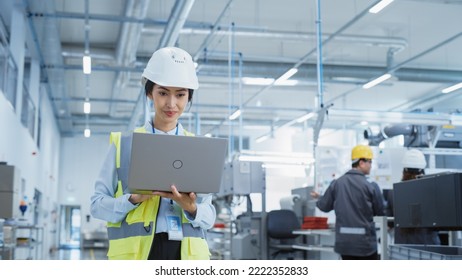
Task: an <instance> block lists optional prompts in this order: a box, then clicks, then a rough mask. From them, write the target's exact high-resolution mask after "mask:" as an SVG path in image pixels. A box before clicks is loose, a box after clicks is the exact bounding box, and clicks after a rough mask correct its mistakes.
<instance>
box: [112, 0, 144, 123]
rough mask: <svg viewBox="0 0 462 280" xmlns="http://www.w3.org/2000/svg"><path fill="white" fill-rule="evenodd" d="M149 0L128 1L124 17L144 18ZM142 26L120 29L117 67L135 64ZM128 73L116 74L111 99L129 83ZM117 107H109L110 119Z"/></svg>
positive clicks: (133, 24)
mask: <svg viewBox="0 0 462 280" xmlns="http://www.w3.org/2000/svg"><path fill="white" fill-rule="evenodd" d="M149 2H150V1H149V0H143V1H137V0H129V1H127V5H126V8H125V15H126V16H127V17H130V16H133V17H136V18H139V19H143V18H146V15H147V10H148V6H149ZM142 28H143V25H142V24H139V23H124V24H123V25H122V27H121V32H120V34H119V39H118V40H117V41H118V44H117V47H116V50H115V56H116V57H115V58H116V63H117V65H120V66H131V65H134V64H135V62H136V51H137V49H138V44H139V41H140V36H141V29H142ZM129 75H130V73H127V72H117V74H116V76H115V78H114V83H113V89H112V91H111V98H115V97H117V96H119V95H120V94H121V92H122V90H123V89H124V87H125V85H126V84H127V82H128V81H129V79H130V77H129ZM116 110H117V107H116V105H115V103H111V104H110V107H109V115H110V116H111V117H112V116H114V114H115V111H116Z"/></svg>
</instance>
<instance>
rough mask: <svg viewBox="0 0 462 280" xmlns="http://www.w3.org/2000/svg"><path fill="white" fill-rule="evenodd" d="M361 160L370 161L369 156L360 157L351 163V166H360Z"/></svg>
mask: <svg viewBox="0 0 462 280" xmlns="http://www.w3.org/2000/svg"><path fill="white" fill-rule="evenodd" d="M361 160H362V161H369V160H370V159H367V158H360V159H358V160H357V161H355V162H353V163H352V164H351V167H353V168H356V167H358V166H359V162H360V161H361Z"/></svg>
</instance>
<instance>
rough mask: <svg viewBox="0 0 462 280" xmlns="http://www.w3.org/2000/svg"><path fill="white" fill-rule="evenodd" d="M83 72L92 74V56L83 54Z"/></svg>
mask: <svg viewBox="0 0 462 280" xmlns="http://www.w3.org/2000/svg"><path fill="white" fill-rule="evenodd" d="M82 63H83V73H84V74H87V75H88V74H91V56H90V55H84V56H83V62H82Z"/></svg>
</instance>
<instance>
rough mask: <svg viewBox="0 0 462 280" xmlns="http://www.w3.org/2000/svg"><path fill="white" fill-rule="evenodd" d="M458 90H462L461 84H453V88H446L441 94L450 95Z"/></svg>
mask: <svg viewBox="0 0 462 280" xmlns="http://www.w3.org/2000/svg"><path fill="white" fill-rule="evenodd" d="M460 88H462V83H458V84H455V85H453V86H450V87H447V88H445V89H443V90H442V91H441V92H442V93H450V92H453V91H455V90H458V89H460Z"/></svg>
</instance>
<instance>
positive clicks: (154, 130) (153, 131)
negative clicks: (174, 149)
mask: <svg viewBox="0 0 462 280" xmlns="http://www.w3.org/2000/svg"><path fill="white" fill-rule="evenodd" d="M152 133H153V134H156V129H155V128H154V123H153V124H152ZM167 134H168V133H167ZM175 135H178V124H176V130H175Z"/></svg>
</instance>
